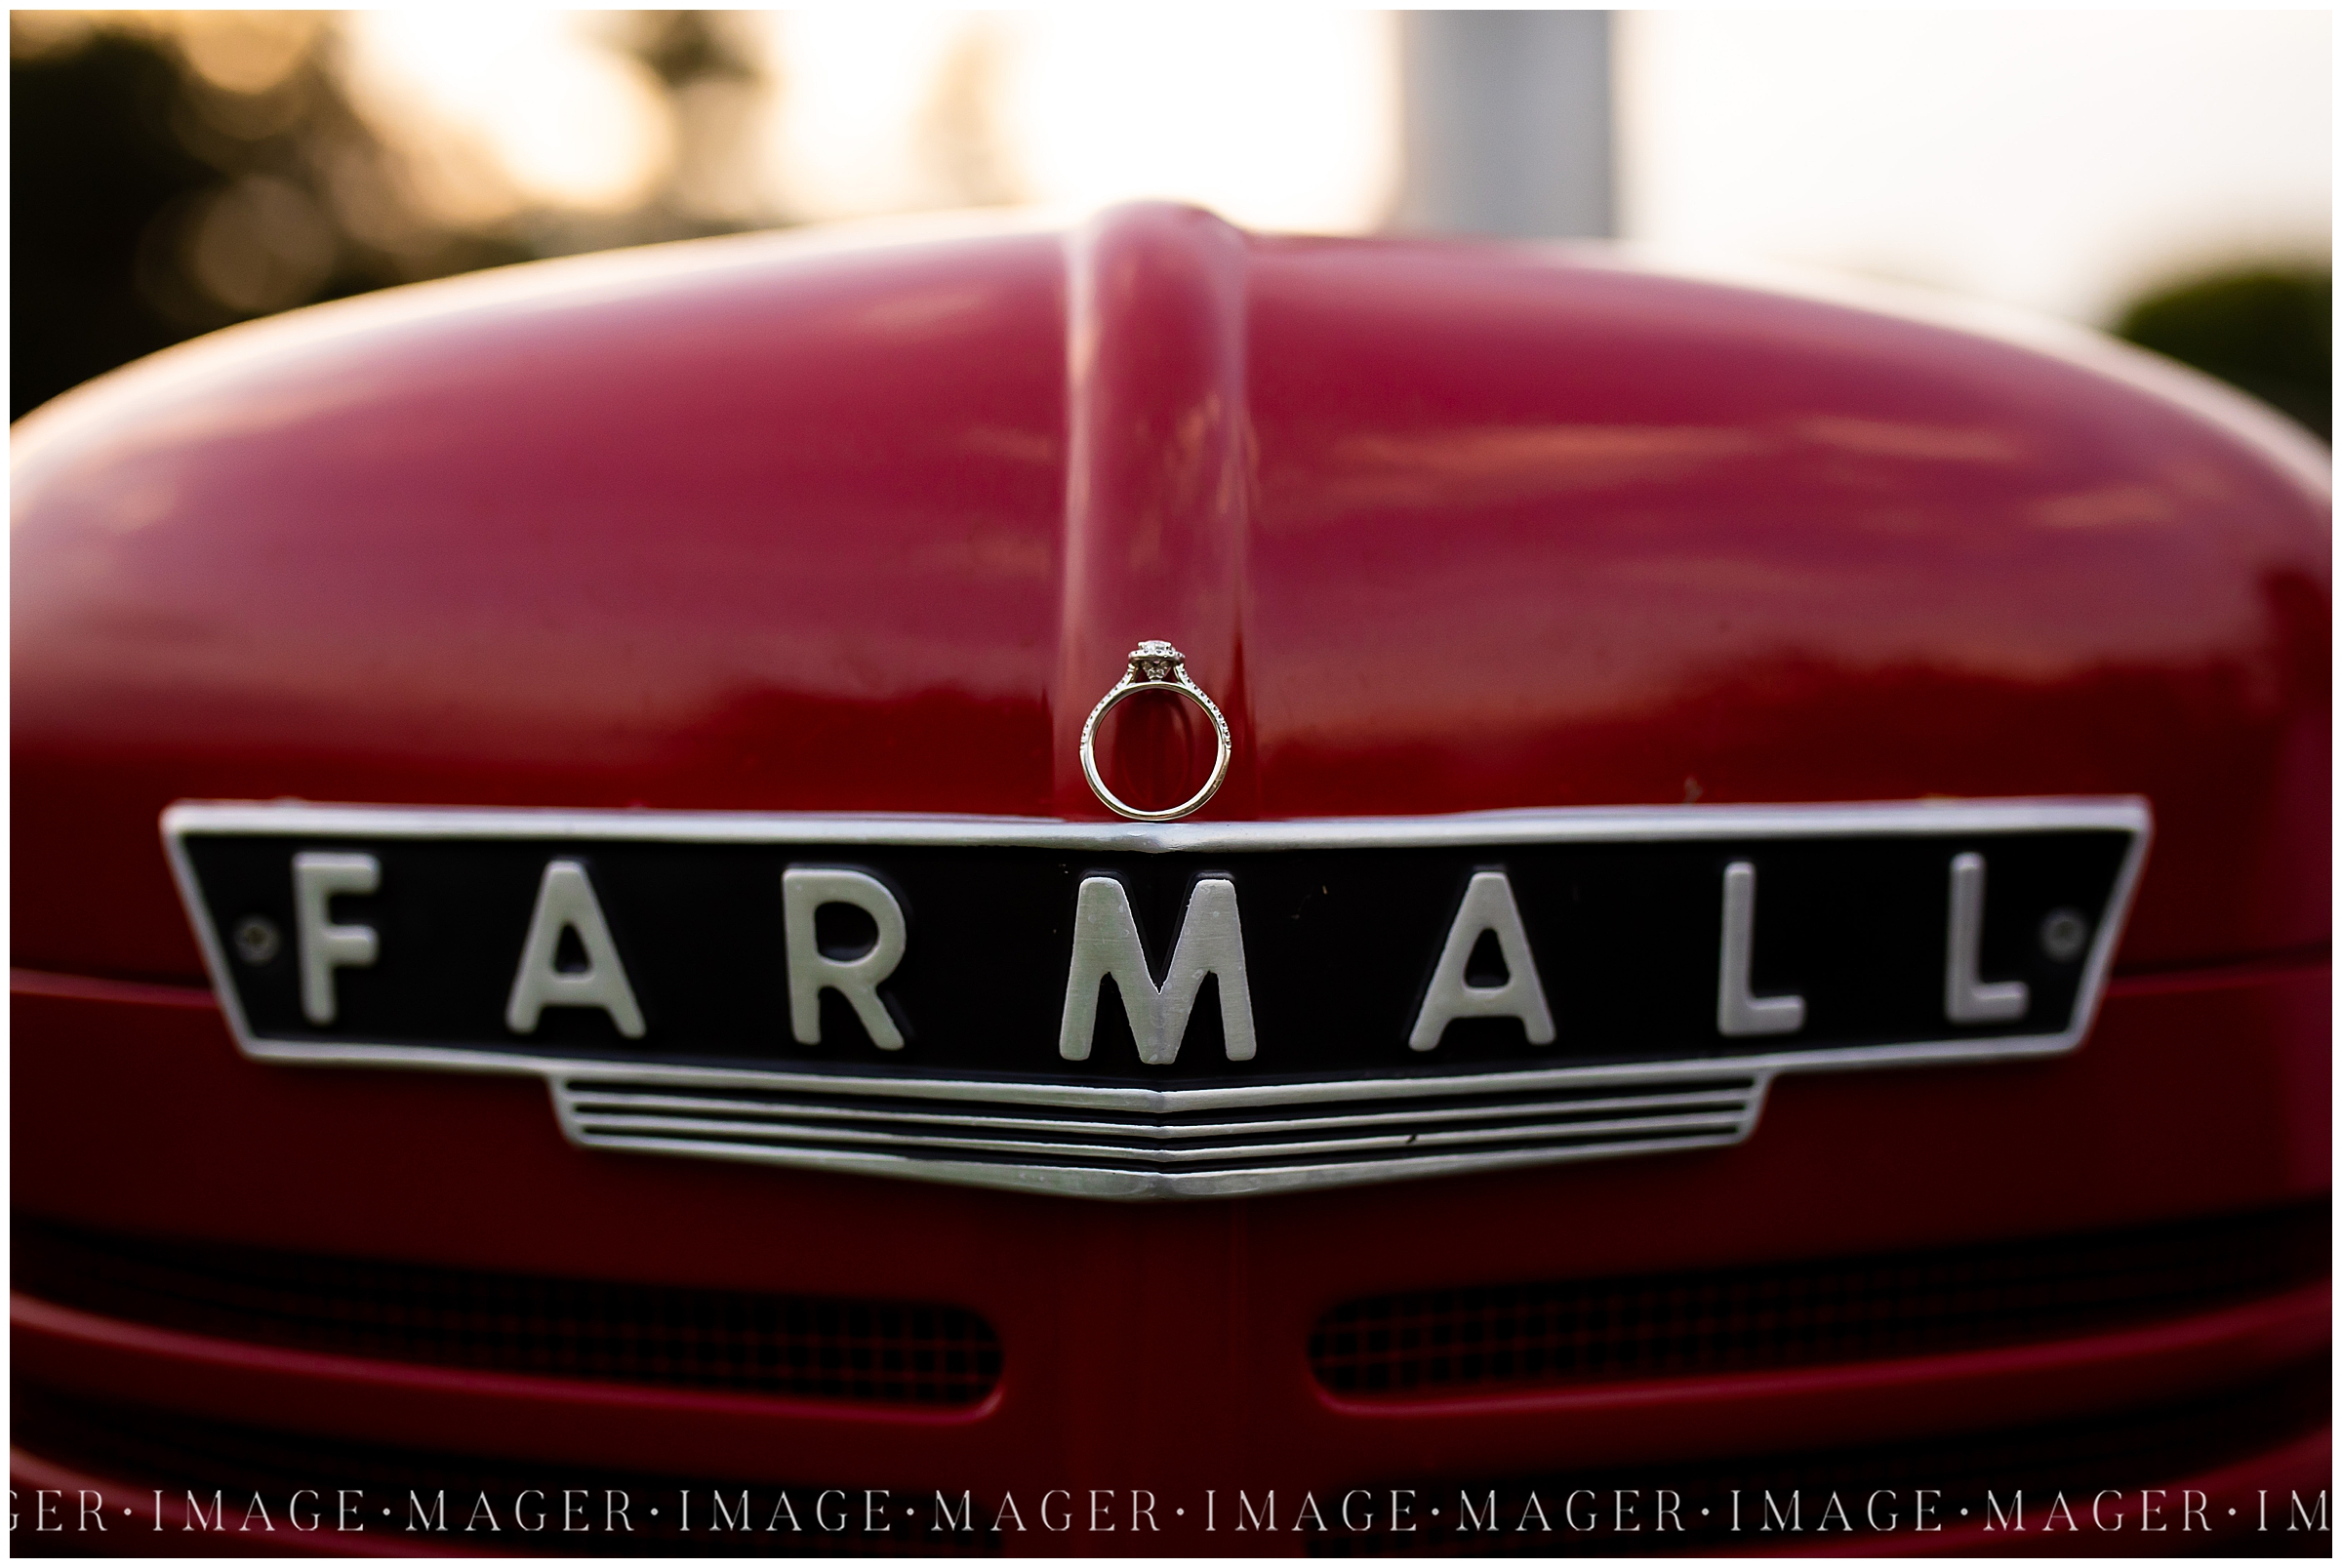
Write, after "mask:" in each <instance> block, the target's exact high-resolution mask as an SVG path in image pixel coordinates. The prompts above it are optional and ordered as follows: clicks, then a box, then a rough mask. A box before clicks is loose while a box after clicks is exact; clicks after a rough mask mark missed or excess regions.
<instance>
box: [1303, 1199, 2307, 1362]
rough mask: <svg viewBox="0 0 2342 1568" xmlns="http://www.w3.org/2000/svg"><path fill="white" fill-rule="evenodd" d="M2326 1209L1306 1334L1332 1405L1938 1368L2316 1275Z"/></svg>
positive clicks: (1635, 1282) (1867, 1261)
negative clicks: (1673, 1380)
mask: <svg viewBox="0 0 2342 1568" xmlns="http://www.w3.org/2000/svg"><path fill="white" fill-rule="evenodd" d="M2328 1216H2329V1208H2328V1205H2327V1203H2326V1201H2325V1200H2323V1199H2321V1200H2319V1202H2318V1203H2316V1204H2315V1205H2306V1206H2301V1207H2296V1208H2288V1209H2281V1210H2276V1211H2271V1212H2263V1213H2258V1214H2248V1215H2236V1216H2225V1215H2224V1216H2221V1217H2219V1218H2217V1219H2211V1220H2198V1221H2191V1222H2188V1223H2186V1224H2182V1225H2167V1226H2157V1227H2154V1228H2152V1229H2136V1230H2120V1231H2111V1232H2105V1233H2101V1234H2095V1235H2082V1236H2062V1237H2055V1238H2051V1239H2046V1240H2032V1241H2022V1242H2012V1243H2001V1244H1999V1245H1994V1246H1984V1247H1968V1248H1961V1249H1958V1250H1954V1251H1943V1252H1926V1253H1903V1254H1898V1255H1892V1256H1886V1257H1873V1258H1855V1259H1834V1260H1826V1261H1822V1262H1809V1263H1792V1264H1771V1265H1765V1266H1757V1267H1747V1268H1736V1269H1725V1270H1715V1271H1708V1272H1700V1273H1672V1274H1649V1275H1642V1276H1639V1277H1634V1278H1626V1279H1592V1280H1563V1281H1558V1282H1555V1283H1551V1284H1537V1285H1494V1286H1483V1287H1478V1288H1470V1289H1457V1290H1437V1291H1422V1292H1416V1293H1411V1294H1407V1295H1393V1296H1377V1297H1372V1298H1369V1299H1367V1300H1365V1301H1357V1302H1351V1303H1349V1304H1347V1305H1345V1306H1342V1307H1336V1308H1335V1309H1334V1310H1333V1311H1331V1312H1329V1313H1327V1314H1326V1315H1325V1317H1323V1318H1322V1319H1320V1320H1319V1322H1318V1325H1317V1327H1316V1330H1315V1331H1314V1332H1313V1333H1312V1335H1311V1336H1310V1363H1311V1366H1312V1370H1314V1372H1315V1373H1316V1375H1317V1381H1318V1382H1319V1383H1320V1384H1322V1385H1324V1387H1327V1388H1329V1389H1331V1390H1333V1391H1335V1392H1337V1393H1345V1394H1366V1395H1376V1394H1389V1395H1400V1396H1404V1395H1410V1394H1413V1395H1422V1394H1434V1393H1443V1392H1447V1391H1450V1390H1463V1389H1490V1390H1495V1389H1502V1388H1514V1387H1522V1386H1537V1385H1553V1384H1585V1383H1600V1382H1612V1381H1618V1380H1624V1379H1638V1378H1666V1377H1685V1376H1694V1375H1712V1374H1716V1373H1724V1372H1747V1371H1757V1370H1761V1369H1768V1368H1779V1367H1796V1366H1812V1365H1819V1364H1825V1363H1830V1362H1844V1361H1867V1360H1878V1359H1883V1358H1887V1357H1893V1356H1910V1355H1928V1354H1942V1353H1945V1352H1948V1351H1954V1350H1964V1349H1973V1348H1978V1347H1986V1346H1994V1345H2009V1344H2019V1343H2024V1342H2028V1341H2036V1340H2051V1339H2060V1338H2065V1337H2069V1336H2073V1335H2079V1334H2087V1333H2093V1332H2103V1331H2106V1330H2109V1329H2114V1328H2119V1327H2121V1326H2123V1325H2125V1324H2130V1323H2140V1322H2151V1321H2154V1320H2156V1319H2158V1318H2167V1317H2177V1316H2183V1315H2185V1314H2187V1313H2189V1312H2193V1311H2201V1310H2203V1309H2205V1308H2208V1307H2217V1306H2221V1305H2224V1304H2227V1303H2232V1302H2239V1301H2244V1300H2249V1299H2251V1298H2253V1297H2256V1296H2265V1295H2270V1294H2273V1293H2275V1292H2278V1291H2281V1290H2284V1289H2286V1288H2287V1287H2289V1286H2294V1285H2300V1284H2306V1283H2309V1282H2311V1281H2314V1280H2319V1279H2322V1278H2324V1277H2326V1275H2327V1273H2328V1271H2329V1266H2330V1254H2331V1246H2332V1243H2331V1232H2330V1225H2331V1222H2330V1220H2329V1218H2328Z"/></svg>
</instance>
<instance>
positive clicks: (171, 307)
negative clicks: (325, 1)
mask: <svg viewBox="0 0 2342 1568" xmlns="http://www.w3.org/2000/svg"><path fill="white" fill-rule="evenodd" d="M584 24H586V25H589V26H590V27H592V28H594V29H596V30H598V31H599V32H602V33H606V34H608V37H607V39H606V40H605V46H606V47H610V48H614V49H617V50H620V51H623V52H625V53H628V54H631V55H633V56H634V57H635V58H636V59H638V60H642V61H643V62H644V64H645V65H646V66H647V67H648V68H649V69H650V71H651V72H652V73H653V74H654V75H655V77H656V78H657V80H658V82H659V83H660V86H661V88H662V89H663V90H664V92H665V93H666V96H667V100H668V104H669V107H670V109H671V110H672V112H673V113H674V115H675V117H676V120H677V122H678V125H679V129H680V132H681V137H680V140H681V142H682V145H681V146H680V147H679V149H678V151H679V156H678V158H677V159H676V163H675V166H674V168H673V169H672V170H671V171H670V172H669V175H668V177H667V179H666V181H664V183H663V184H662V186H661V188H660V189H658V190H657V191H656V192H654V193H653V194H652V195H651V196H650V197H649V199H647V200H646V201H645V202H643V203H642V204H641V205H640V206H638V207H636V208H635V209H633V210H631V211H627V212H622V213H614V214H605V215H595V214H584V213H571V212H566V211H551V210H545V209H543V208H534V209H526V208H524V210H521V211H518V212H516V213H513V214H511V215H510V216H509V217H507V218H504V219H500V220H497V221H491V222H487V223H485V224H481V223H477V222H473V223H470V225H469V226H466V221H461V220H451V219H447V218H445V217H438V218H434V217H433V216H431V214H432V211H433V208H432V204H431V203H430V202H429V201H428V200H426V199H424V197H423V196H422V195H421V194H420V193H419V192H418V190H417V189H416V187H415V185H414V183H413V180H412V170H411V168H410V166H409V164H408V162H407V160H408V158H409V157H410V156H411V149H408V148H405V147H403V146H399V145H393V144H392V143H393V142H394V141H396V140H397V139H396V138H395V137H391V136H390V135H389V132H390V131H395V130H397V129H398V127H395V126H393V127H390V128H388V130H384V129H382V128H379V127H378V126H376V125H375V124H372V123H370V122H369V120H368V119H367V118H366V116H365V114H364V113H362V112H361V110H360V109H359V107H358V106H357V105H356V103H355V102H354V101H353V100H352V98H351V95H350V93H349V91H348V90H347V88H346V87H345V85H344V81H343V74H342V71H341V69H340V68H339V67H340V65H341V64H343V63H345V61H343V60H342V57H340V56H338V55H337V53H336V46H337V44H338V42H339V41H340V36H341V35H340V32H339V30H338V29H339V27H340V23H339V22H337V21H336V20H334V19H333V18H330V17H328V16H325V15H321V14H317V13H300V12H242V13H239V12H112V13H67V12H48V13H27V12H17V13H12V15H11V17H10V24H9V33H10V38H9V42H10V50H9V79H10V89H11V102H10V107H9V127H10V132H11V135H12V137H13V139H14V141H13V144H12V147H11V152H10V177H11V181H12V194H11V198H10V201H11V207H10V214H11V218H12V220H13V224H14V228H13V236H12V241H11V243H12V253H11V257H10V267H11V281H12V283H13V285H14V288H13V293H12V298H11V304H10V326H11V331H12V334H13V339H12V346H11V349H10V364H9V370H10V385H9V418H10V419H11V420H12V421H13V420H15V419H18V418H20V417H21V416H22V415H24V414H25V413H27V412H29V411H30V410H32V409H33V408H35V407H37V406H39V405H40V404H42V403H44V402H46V401H47V400H48V399H50V398H52V397H54V396H56V395H57V394H58V393H60V392H61V391H64V390H65V389H67V388H68V387H71V386H74V385H76V384H78V383H79V382H84V381H87V380H88V379H89V378H91V377H93V376H97V375H100V374H101V373H103V372H105V371H108V370H111V369H112V368H114V367H115V366H117V365H121V364H124V363H126V362H128V361H130V360H133V359H136V358H138V357H139V356H141V355H142V354H147V353H152V352H153V351H155V350H156V349H159V348H165V347H168V346H169V345H171V344H172V343H175V342H180V341H181V340H182V339H185V338H191V337H194V336H196V335H197V334H199V333H204V332H209V331H211V330H213V329H214V328H218V327H223V326H227V325H229V324H231V323H233V322H237V321H243V320H248V319H250V318H252V317H255V316H263V315H268V314H271V313H273V312H275V311H279V310H285V309H290V308H292V307H293V306H296V305H302V304H308V303H311V302H316V301H321V300H331V299H336V298H339V297H341V296H343V295H349V294H357V293H361V292H364V291H366V290H369V289H378V288H383V287H385V286H387V285H390V284H396V283H408V282H415V281H419V280H421V279H424V278H432V277H441V276H445V275H447V274H449V273H453V272H463V271H468V270H471V269H473V268H475V267H481V266H492V265H497V264H500V263H503V262H506V261H526V260H529V259H531V258H533V257H539V256H547V255H557V254H563V253H567V252H572V251H579V250H593V249H600V248H602V247H605V246H611V245H631V244H641V243H643V242H645V241H649V240H661V239H675V238H682V237H686V236H690V235H695V234H708V233H716V232H722V231H726V230H730V229H737V228H741V227H744V226H747V225H748V224H750V223H754V222H758V221H770V215H769V214H766V213H764V212H762V211H761V210H760V209H759V208H758V206H757V202H756V191H755V174H756V171H755V169H754V166H753V162H752V159H750V158H748V157H747V156H746V152H747V149H748V148H749V147H750V145H751V143H752V133H753V131H754V111H755V108H756V105H757V103H758V102H759V101H760V98H759V95H760V93H761V90H762V82H761V77H760V75H759V69H760V67H759V63H758V62H757V61H756V60H754V59H753V58H751V52H750V51H749V50H747V48H745V47H744V46H743V44H742V42H741V39H740V36H739V35H740V29H739V28H738V27H737V26H736V25H734V24H733V21H732V20H731V19H729V18H727V17H725V16H722V15H718V14H712V13H702V12H611V13H598V14H594V15H593V16H592V17H590V18H588V19H586V22H585V23H584Z"/></svg>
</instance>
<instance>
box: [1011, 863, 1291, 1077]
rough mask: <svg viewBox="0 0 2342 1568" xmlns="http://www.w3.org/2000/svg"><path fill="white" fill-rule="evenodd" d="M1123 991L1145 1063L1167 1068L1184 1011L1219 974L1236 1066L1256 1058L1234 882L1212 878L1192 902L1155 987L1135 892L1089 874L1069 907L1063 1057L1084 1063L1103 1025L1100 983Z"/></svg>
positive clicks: (1225, 1029)
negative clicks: (1133, 904) (1133, 903)
mask: <svg viewBox="0 0 2342 1568" xmlns="http://www.w3.org/2000/svg"><path fill="white" fill-rule="evenodd" d="M1109 975H1111V976H1113V978H1114V987H1115V989H1117V990H1119V991H1120V992H1121V993H1122V1011H1123V1012H1124V1013H1125V1014H1126V1015H1128V1017H1129V1019H1130V1032H1131V1037H1132V1038H1134V1039H1136V1040H1137V1041H1138V1042H1139V1060H1140V1061H1141V1062H1144V1063H1146V1064H1148V1065H1150V1066H1163V1065H1167V1064H1169V1063H1172V1062H1175V1061H1177V1060H1178V1059H1179V1041H1180V1037H1181V1036H1182V1035H1184V1034H1185V1033H1187V1029H1188V1015H1189V1014H1190V1013H1191V1012H1192V1011H1193V1010H1194V1007H1195V997H1196V995H1197V993H1198V992H1200V991H1201V990H1202V989H1203V979H1204V977H1205V976H1206V975H1217V976H1218V977H1219V978H1220V1029H1221V1032H1222V1033H1223V1034H1224V1035H1225V1036H1226V1037H1227V1040H1228V1059H1229V1061H1231V1062H1249V1061H1251V1060H1252V1046H1253V1040H1252V989H1251V987H1250V985H1248V984H1247V983H1246V981H1245V979H1244V926H1243V922H1242V921H1241V920H1240V919H1238V918H1237V915H1236V885H1235V884H1234V883H1233V882H1231V881H1230V880H1228V878H1226V877H1222V876H1207V877H1204V878H1203V879H1202V880H1200V881H1198V882H1197V883H1196V884H1195V891H1194V892H1193V893H1191V894H1190V895H1189V896H1188V912H1187V914H1186V916H1185V917H1184V918H1183V919H1182V921H1181V923H1180V928H1179V941H1178V942H1177V943H1176V944H1174V945H1173V946H1172V948H1171V964H1170V967H1169V968H1168V969H1167V970H1166V971H1165V972H1164V975H1163V983H1162V985H1159V986H1158V985H1155V983H1154V977H1153V976H1152V975H1151V974H1150V973H1149V972H1148V968H1147V949H1146V948H1144V947H1142V946H1141V945H1139V924H1138V921H1137V920H1136V919H1134V918H1133V917H1132V915H1131V912H1130V896H1129V895H1128V894H1126V893H1124V892H1123V891H1122V884H1121V883H1119V882H1117V881H1115V880H1114V879H1113V878H1112V877H1110V876H1091V877H1084V878H1083V879H1082V883H1081V893H1080V895H1079V897H1078V898H1077V899H1076V900H1075V902H1074V905H1073V965H1072V972H1071V973H1070V974H1069V975H1068V976H1067V977H1066V1013H1065V1021H1064V1023H1063V1024H1061V1025H1059V1027H1058V1031H1057V1054H1058V1055H1059V1056H1061V1057H1063V1058H1065V1059H1066V1060H1067V1061H1068V1062H1086V1061H1088V1060H1089V1057H1090V1035H1091V1034H1092V1032H1093V1031H1094V1030H1095V1028H1096V1026H1097V1023H1098V987H1099V985H1100V984H1101V983H1102V982H1103V981H1104V980H1105V979H1106V977H1107V976H1109Z"/></svg>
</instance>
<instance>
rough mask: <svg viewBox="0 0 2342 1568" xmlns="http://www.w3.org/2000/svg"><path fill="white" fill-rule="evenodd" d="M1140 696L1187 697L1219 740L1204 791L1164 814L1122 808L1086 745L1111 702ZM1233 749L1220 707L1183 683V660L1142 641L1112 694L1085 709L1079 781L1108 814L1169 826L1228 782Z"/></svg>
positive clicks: (1161, 646) (1167, 649)
mask: <svg viewBox="0 0 2342 1568" xmlns="http://www.w3.org/2000/svg"><path fill="white" fill-rule="evenodd" d="M1140 692H1177V693H1178V694H1179V695H1180V696H1182V697H1185V698H1188V699H1189V700H1190V701H1191V702H1193V703H1194V704H1196V705H1197V706H1198V707H1200V708H1202V709H1203V711H1204V712H1205V714H1206V715H1208V716H1209V717H1210V719H1211V721H1212V733H1213V734H1214V735H1215V736H1216V737H1217V738H1218V740H1219V746H1220V749H1219V754H1218V755H1217V756H1216V757H1215V758H1214V759H1213V761H1212V776H1211V777H1210V778H1209V779H1206V780H1205V781H1204V782H1203V787H1202V788H1201V789H1198V790H1196V791H1195V793H1193V794H1192V795H1190V796H1189V797H1188V798H1187V799H1186V800H1184V801H1182V802H1180V803H1179V804H1178V805H1176V806H1173V807H1170V808H1169V809H1168V810H1165V811H1141V810H1140V809H1139V808H1138V807H1136V806H1130V805H1125V804H1124V803H1123V802H1122V801H1121V800H1120V799H1119V798H1118V797H1117V796H1116V795H1115V794H1114V792H1113V791H1112V790H1111V789H1109V788H1108V787H1107V786H1106V781H1105V780H1104V779H1102V778H1100V777H1099V774H1098V758H1097V755H1096V753H1095V752H1094V751H1093V750H1092V749H1091V743H1093V742H1094V741H1095V740H1096V739H1097V737H1098V723H1099V721H1100V720H1101V719H1103V718H1105V717H1106V715H1107V712H1108V711H1109V710H1110V708H1112V707H1113V705H1114V704H1116V703H1119V702H1121V701H1122V700H1123V699H1124V698H1126V697H1134V696H1136V695H1137V694H1139V693H1140ZM1233 750H1234V747H1233V745H1232V744H1231V742H1230V741H1229V738H1228V720H1227V719H1226V718H1224V717H1222V716H1221V713H1220V707H1219V704H1216V703H1214V702H1213V701H1212V700H1211V699H1210V698H1208V697H1206V696H1204V695H1203V688H1202V687H1200V686H1198V685H1196V684H1195V683H1194V682H1193V681H1191V680H1190V679H1189V678H1188V662H1187V658H1186V656H1185V655H1183V654H1182V653H1180V651H1179V650H1178V649H1176V648H1174V647H1172V646H1171V645H1170V644H1169V643H1167V642H1153V641H1150V642H1143V643H1141V644H1139V645H1138V646H1137V647H1136V648H1133V649H1132V650H1131V651H1130V667H1129V668H1128V669H1126V670H1124V671H1123V672H1122V678H1121V679H1120V680H1118V681H1116V682H1114V684H1113V687H1112V689H1111V690H1110V691H1109V692H1108V693H1107V694H1106V695H1105V696H1104V697H1102V698H1100V699H1099V700H1098V705H1097V706H1096V707H1094V708H1091V709H1090V716H1089V718H1088V719H1087V720H1086V721H1084V723H1083V724H1082V726H1081V771H1082V776H1083V777H1084V778H1086V779H1088V780H1089V781H1090V788H1091V790H1092V791H1093V792H1094V793H1095V794H1096V795H1097V796H1098V798H1099V799H1100V800H1102V801H1104V802H1105V803H1106V805H1107V808H1108V809H1109V810H1110V811H1112V812H1114V813H1116V814H1117V815H1119V816H1123V817H1128V818H1130V819H1131V820H1132V821H1133V822H1142V823H1167V822H1174V821H1177V820H1178V819H1179V818H1182V817H1185V816H1187V815H1189V814H1190V813H1191V812H1193V811H1194V810H1196V809H1197V808H1198V807H1200V806H1201V805H1202V804H1203V803H1204V802H1205V801H1207V800H1209V799H1211V798H1212V796H1213V794H1214V793H1215V792H1216V791H1217V790H1218V789H1219V787H1220V781H1221V780H1223V779H1225V778H1227V777H1228V760H1229V757H1230V756H1231V755H1232V752H1233Z"/></svg>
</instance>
